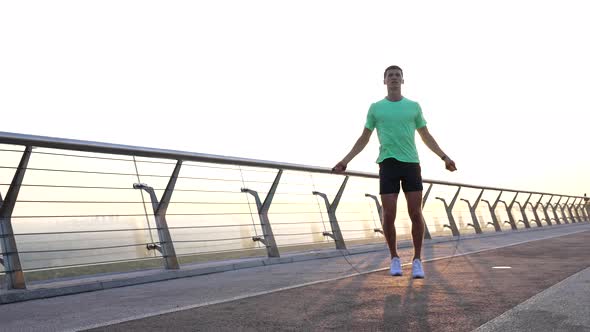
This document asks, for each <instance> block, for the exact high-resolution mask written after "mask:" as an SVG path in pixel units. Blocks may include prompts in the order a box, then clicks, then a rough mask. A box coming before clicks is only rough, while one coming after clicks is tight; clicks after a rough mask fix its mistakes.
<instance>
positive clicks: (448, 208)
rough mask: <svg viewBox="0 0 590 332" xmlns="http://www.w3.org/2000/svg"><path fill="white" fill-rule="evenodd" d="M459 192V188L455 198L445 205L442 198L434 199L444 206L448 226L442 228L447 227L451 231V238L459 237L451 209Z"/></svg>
mask: <svg viewBox="0 0 590 332" xmlns="http://www.w3.org/2000/svg"><path fill="white" fill-rule="evenodd" d="M460 191H461V186H459V187H458V188H457V192H455V196H453V199H452V200H451V203H450V204H448V205H447V202H446V201H445V199H444V198H442V197H436V199H438V200H441V201H442V202H443V204H444V206H445V211H446V212H447V218H448V219H449V225H444V226H443V227H448V228H449V229H451V233H452V234H453V236H461V234H460V233H459V228H458V227H457V224H456V223H455V218H454V217H453V207H454V206H455V202H456V201H457V197H459V192H460Z"/></svg>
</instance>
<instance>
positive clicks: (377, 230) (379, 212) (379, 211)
mask: <svg viewBox="0 0 590 332" xmlns="http://www.w3.org/2000/svg"><path fill="white" fill-rule="evenodd" d="M365 197H369V198H372V199H373V200H374V201H375V205H376V206H377V214H379V224H380V225H381V228H373V231H374V232H375V233H381V234H383V208H382V207H381V203H379V199H378V198H377V196H375V195H371V194H365Z"/></svg>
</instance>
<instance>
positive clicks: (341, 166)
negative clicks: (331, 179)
mask: <svg viewBox="0 0 590 332" xmlns="http://www.w3.org/2000/svg"><path fill="white" fill-rule="evenodd" d="M344 171H346V163H345V162H344V161H340V162H338V164H336V166H334V167H332V172H334V173H344Z"/></svg>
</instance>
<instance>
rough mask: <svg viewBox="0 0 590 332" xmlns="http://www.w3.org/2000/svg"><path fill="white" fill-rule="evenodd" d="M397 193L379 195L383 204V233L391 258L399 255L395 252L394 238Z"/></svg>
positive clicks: (395, 243)
mask: <svg viewBox="0 0 590 332" xmlns="http://www.w3.org/2000/svg"><path fill="white" fill-rule="evenodd" d="M397 196H398V194H384V195H381V204H382V205H383V234H384V235H385V240H386V241H387V245H388V246H389V253H390V254H391V258H393V257H399V256H398V254H397V242H396V238H395V214H396V210H397Z"/></svg>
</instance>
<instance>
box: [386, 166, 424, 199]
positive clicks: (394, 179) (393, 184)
mask: <svg viewBox="0 0 590 332" xmlns="http://www.w3.org/2000/svg"><path fill="white" fill-rule="evenodd" d="M400 182H401V187H402V188H403V189H404V192H406V193H407V192H410V191H422V188H423V187H422V170H421V168H420V164H419V163H405V162H403V161H399V160H397V159H395V158H387V159H385V160H383V161H382V162H380V163H379V193H380V194H381V195H385V194H399V189H400Z"/></svg>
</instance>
